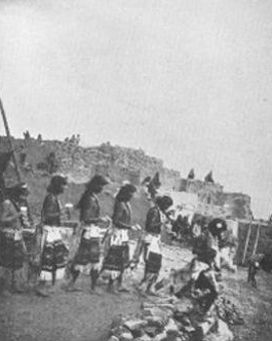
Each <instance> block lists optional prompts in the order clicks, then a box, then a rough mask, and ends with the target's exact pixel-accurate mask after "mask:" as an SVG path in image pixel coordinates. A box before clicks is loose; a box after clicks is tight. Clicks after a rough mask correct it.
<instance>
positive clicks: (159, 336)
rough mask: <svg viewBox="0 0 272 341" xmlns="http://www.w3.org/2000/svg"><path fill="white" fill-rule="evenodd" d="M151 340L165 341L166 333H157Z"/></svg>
mask: <svg viewBox="0 0 272 341" xmlns="http://www.w3.org/2000/svg"><path fill="white" fill-rule="evenodd" d="M153 341H167V333H166V332H165V331H164V332H162V333H160V334H157V335H156V336H155V337H154V339H153Z"/></svg>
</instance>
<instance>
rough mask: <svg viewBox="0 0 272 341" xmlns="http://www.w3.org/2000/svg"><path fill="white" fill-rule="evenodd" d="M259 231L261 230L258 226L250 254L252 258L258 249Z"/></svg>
mask: <svg viewBox="0 0 272 341" xmlns="http://www.w3.org/2000/svg"><path fill="white" fill-rule="evenodd" d="M260 230H261V225H258V227H257V233H256V239H255V242H254V247H253V252H252V256H254V255H255V254H256V251H257V247H258V244H259V239H260Z"/></svg>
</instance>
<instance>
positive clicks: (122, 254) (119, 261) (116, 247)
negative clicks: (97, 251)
mask: <svg viewBox="0 0 272 341" xmlns="http://www.w3.org/2000/svg"><path fill="white" fill-rule="evenodd" d="M110 238H111V240H110V247H109V250H108V253H107V255H106V256H105V259H104V262H103V266H102V269H103V270H111V271H121V272H122V271H124V270H125V268H126V267H127V266H128V265H129V245H128V235H127V231H126V230H115V231H114V233H113V235H112V236H111V237H110Z"/></svg>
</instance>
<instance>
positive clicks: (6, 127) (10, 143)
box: [0, 98, 21, 182]
mask: <svg viewBox="0 0 272 341" xmlns="http://www.w3.org/2000/svg"><path fill="white" fill-rule="evenodd" d="M0 111H1V115H2V118H3V122H4V126H5V130H6V135H7V138H8V144H9V148H10V151H11V152H12V159H13V163H14V167H15V172H16V176H17V181H18V182H21V174H20V172H19V168H18V164H17V160H16V157H15V153H14V148H13V144H12V140H11V135H10V130H9V126H8V120H7V116H6V113H5V110H4V107H3V103H2V101H1V98H0Z"/></svg>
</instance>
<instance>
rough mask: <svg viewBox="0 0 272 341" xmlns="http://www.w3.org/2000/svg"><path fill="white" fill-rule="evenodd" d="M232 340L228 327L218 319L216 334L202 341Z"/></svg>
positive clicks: (211, 334)
mask: <svg viewBox="0 0 272 341" xmlns="http://www.w3.org/2000/svg"><path fill="white" fill-rule="evenodd" d="M233 339H234V336H233V333H232V331H231V330H230V329H229V327H228V325H227V324H226V323H225V322H224V321H222V320H221V319H219V320H218V323H217V329H216V332H214V333H210V334H208V335H207V336H206V337H205V339H204V340H203V341H232V340H233Z"/></svg>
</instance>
